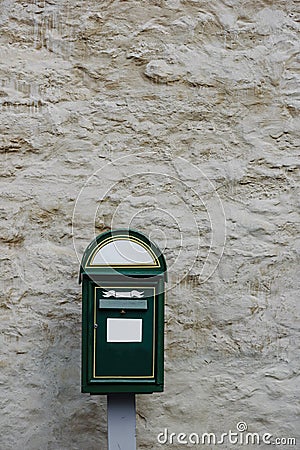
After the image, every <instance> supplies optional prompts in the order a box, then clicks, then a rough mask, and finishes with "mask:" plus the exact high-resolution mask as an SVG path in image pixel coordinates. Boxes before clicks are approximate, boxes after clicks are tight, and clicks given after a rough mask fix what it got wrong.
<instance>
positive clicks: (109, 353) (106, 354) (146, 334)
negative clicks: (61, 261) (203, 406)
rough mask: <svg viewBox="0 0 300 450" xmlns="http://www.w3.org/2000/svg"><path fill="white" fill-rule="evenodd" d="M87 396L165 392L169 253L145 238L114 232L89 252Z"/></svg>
mask: <svg viewBox="0 0 300 450" xmlns="http://www.w3.org/2000/svg"><path fill="white" fill-rule="evenodd" d="M79 281H80V282H82V392H89V393H91V394H108V393H114V392H133V393H152V392H161V391H163V379H164V372H163V360H164V290H165V282H166V281H167V270H166V262H165V258H164V256H163V254H162V253H161V251H160V250H159V248H158V247H157V245H155V244H154V243H153V242H151V241H150V240H149V239H148V238H147V237H146V236H145V235H143V234H142V233H139V232H137V231H133V230H123V229H122V230H114V231H108V232H105V233H102V234H100V235H99V236H97V237H96V238H95V239H94V240H93V241H92V242H91V243H90V244H89V246H88V247H87V249H86V250H85V252H84V255H83V258H82V262H81V267H80V280H79Z"/></svg>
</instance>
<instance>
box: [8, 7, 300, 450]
mask: <svg viewBox="0 0 300 450" xmlns="http://www.w3.org/2000/svg"><path fill="white" fill-rule="evenodd" d="M297 3H298V2H297V1H292V0H278V1H275V0H274V1H272V0H210V1H208V0H202V1H200V0H199V1H197V0H185V1H184V0H152V1H151V0H141V1H134V0H128V1H121V0H120V1H113V0H110V1H108V0H106V1H105V0H104V1H102V0H97V1H96V0H81V1H76V0H73V1H71V0H70V1H68V0H51V1H50V0H49V1H47V0H45V1H43V0H41V1H38V0H31V1H30V0H28V1H26V0H2V1H1V2H0V42H1V51H0V60H1V64H0V114H1V120H0V129H1V147H0V148H1V193H0V216H1V225H0V227H1V235H0V249H1V252H0V263H1V270H0V277H1V300H0V302H1V303H0V312H1V321H0V327H1V354H0V368H1V371H0V377H1V378H0V383H1V394H0V397H1V414H0V449H1V450H12V449H14V450H24V449H25V450H69V449H72V450H73V449H74V450H75V449H79V450H96V449H102V450H104V449H106V401H105V397H102V396H101V397H90V396H89V395H84V394H81V393H80V332H81V294H80V288H79V286H78V285H77V272H78V267H79V263H78V257H77V256H79V257H80V256H81V254H82V251H83V249H84V248H85V246H86V245H87V244H88V242H89V241H90V240H91V239H92V238H93V237H94V233H96V234H98V233H100V232H101V231H103V230H105V229H107V228H109V227H111V226H113V227H114V228H117V227H121V226H122V227H126V226H129V225H130V226H132V227H133V228H137V229H139V230H140V231H142V232H145V233H146V234H147V235H150V237H152V239H154V240H155V241H156V242H157V243H158V244H159V245H160V246H161V247H162V248H164V249H165V254H166V257H167V259H168V264H169V268H170V282H169V285H168V288H169V290H168V292H167V306H166V370H165V375H166V389H165V392H164V393H163V394H161V395H156V394H155V395H145V396H139V397H138V399H137V440H138V448H139V449H157V448H160V446H159V444H158V443H157V441H156V436H157V434H158V433H159V432H161V431H163V430H164V428H168V430H169V431H170V432H174V433H177V434H178V433H180V432H183V433H191V432H196V433H203V432H214V433H216V434H217V435H219V436H220V434H221V433H224V432H227V431H228V430H230V429H231V430H233V431H236V425H237V423H238V422H240V421H244V422H246V423H247V425H248V431H250V432H258V433H260V434H263V433H267V432H268V433H270V434H273V435H274V436H277V437H297V438H298V446H299V445H300V436H299V412H300V409H299V300H298V295H297V294H298V292H299V272H298V270H299V266H298V262H299V260H298V259H297V258H298V255H299V234H298V232H299V214H298V211H297V203H298V197H297V184H298V186H299V183H298V181H299V178H297V176H298V173H297V165H298V163H299V159H297V131H299V116H298V112H299V71H297V57H298V55H299V36H297V31H298V27H299V4H297ZM297 9H298V10H297ZM298 62H299V61H298ZM298 70H299V66H298ZM297 95H298V96H297ZM89 177H91V178H89ZM76 199H77V203H76ZM223 208H224V209H223ZM225 216H226V225H225V222H224V217H225ZM72 223H73V228H72ZM225 234H226V243H225V245H224V241H225ZM222 253H223V255H222ZM161 447H162V448H164V447H165V448H170V449H171V448H173V449H179V448H182V447H184V445H181V444H179V443H178V442H177V443H174V444H173V445H171V444H170V443H168V444H166V445H164V446H163V445H162V446H161ZM186 447H187V446H186ZM191 447H193V448H197V446H195V445H191ZM201 448H207V449H208V448H212V446H209V445H207V446H205V445H203V446H201ZM213 448H215V446H214V447H213ZM219 448H226V449H233V448H238V446H234V445H229V444H228V443H227V444H224V445H220V446H219ZM252 448H257V446H256V447H255V446H254V447H253V446H252ZM259 448H262V449H263V448H270V446H269V445H267V444H262V445H260V446H259ZM280 448H281V447H280ZM289 448H297V447H296V446H294V447H289ZM298 448H299V447H298Z"/></svg>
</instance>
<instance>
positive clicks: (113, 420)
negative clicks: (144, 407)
mask: <svg viewBox="0 0 300 450" xmlns="http://www.w3.org/2000/svg"><path fill="white" fill-rule="evenodd" d="M135 422H136V413H135V394H132V393H125V394H123V393H118V394H108V395H107V432H108V450H136V438H135Z"/></svg>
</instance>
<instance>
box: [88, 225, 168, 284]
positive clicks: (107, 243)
mask: <svg viewBox="0 0 300 450" xmlns="http://www.w3.org/2000/svg"><path fill="white" fill-rule="evenodd" d="M116 272H118V273H120V274H124V275H145V276H151V275H153V276H155V275H164V280H165V281H167V265H166V261H165V258H164V255H163V254H162V252H161V251H160V249H159V247H158V246H157V245H156V244H154V243H153V242H151V241H150V239H148V238H147V236H145V235H144V234H142V233H140V232H139V231H135V230H128V229H120V230H111V231H107V232H105V233H102V234H99V235H98V236H97V237H96V238H95V239H94V240H93V241H92V242H91V243H90V244H89V245H88V247H87V248H86V250H85V252H84V254H83V257H82V261H81V266H80V274H79V283H81V281H82V274H84V273H85V274H87V275H106V274H115V273H116Z"/></svg>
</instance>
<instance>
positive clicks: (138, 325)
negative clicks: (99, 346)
mask: <svg viewBox="0 0 300 450" xmlns="http://www.w3.org/2000/svg"><path fill="white" fill-rule="evenodd" d="M107 342H142V319H107Z"/></svg>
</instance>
